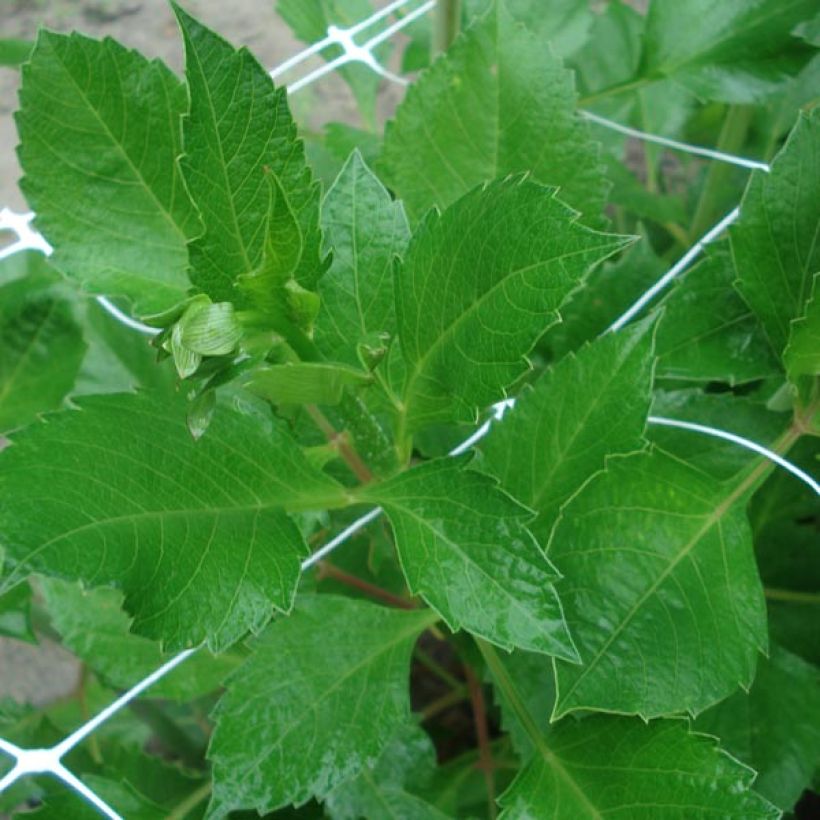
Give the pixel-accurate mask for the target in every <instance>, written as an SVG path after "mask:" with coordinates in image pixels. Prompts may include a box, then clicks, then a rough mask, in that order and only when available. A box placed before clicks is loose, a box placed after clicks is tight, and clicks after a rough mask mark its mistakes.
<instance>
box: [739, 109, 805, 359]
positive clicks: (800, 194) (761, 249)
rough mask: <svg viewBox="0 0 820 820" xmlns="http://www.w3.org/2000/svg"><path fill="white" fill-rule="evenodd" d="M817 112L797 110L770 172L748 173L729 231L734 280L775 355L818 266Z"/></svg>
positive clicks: (800, 310)
mask: <svg viewBox="0 0 820 820" xmlns="http://www.w3.org/2000/svg"><path fill="white" fill-rule="evenodd" d="M818 231H820V114H818V112H817V111H814V112H813V113H812V114H809V115H803V114H801V115H800V117H799V119H798V121H797V125H795V127H794V129H793V130H792V133H791V135H790V136H789V139H788V141H787V142H786V145H785V146H784V148H783V149H782V151H781V152H780V153H779V154H778V155H777V157H776V158H775V160H774V162H773V163H772V170H771V173H769V174H766V173H764V172H762V171H754V172H753V173H752V177H751V179H750V180H749V184H748V186H747V188H746V192H745V194H744V195H743V201H742V203H741V206H740V221H739V222H738V223H737V224H736V225H734V226H733V227H732V228H731V229H730V237H731V241H732V253H733V255H734V260H735V269H736V271H737V277H738V282H737V286H738V289H739V290H740V292H741V294H742V295H743V298H744V299H745V300H746V301H747V302H748V303H749V306H750V307H751V308H752V310H753V311H754V312H755V313H756V314H757V316H758V317H759V318H760V321H761V322H762V323H763V327H764V329H765V331H766V334H767V335H768V337H769V341H770V342H771V343H772V347H773V348H774V350H775V352H776V353H777V354H778V355H781V354H782V353H783V351H784V349H785V347H786V345H787V343H788V341H789V336H790V333H791V322H792V321H793V320H794V319H799V318H801V317H802V316H803V315H804V312H805V310H806V302H807V301H808V299H809V296H810V293H811V287H812V280H813V277H814V274H815V273H817V272H818V271H819V270H820V242H818V241H817V236H818Z"/></svg>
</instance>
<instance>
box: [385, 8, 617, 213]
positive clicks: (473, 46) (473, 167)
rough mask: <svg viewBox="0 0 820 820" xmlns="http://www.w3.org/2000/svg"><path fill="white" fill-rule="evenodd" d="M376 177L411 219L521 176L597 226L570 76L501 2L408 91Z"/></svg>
mask: <svg viewBox="0 0 820 820" xmlns="http://www.w3.org/2000/svg"><path fill="white" fill-rule="evenodd" d="M381 170H382V171H383V174H384V177H385V179H386V180H387V182H388V184H389V185H390V187H391V188H393V189H394V190H395V191H396V193H397V195H398V196H399V198H400V199H402V200H403V201H404V203H405V205H406V207H407V210H408V213H409V214H410V216H411V217H412V219H414V220H418V219H419V218H420V217H421V215H422V214H423V213H424V212H425V211H426V210H427V209H428V208H430V207H431V206H433V205H436V206H438V207H439V208H446V207H447V206H448V205H450V203H452V202H454V201H455V200H457V199H458V198H459V197H461V196H463V195H464V194H466V193H467V192H468V191H470V190H471V189H473V188H474V187H475V186H476V185H480V184H481V183H483V182H488V181H489V180H493V179H497V178H498V177H502V176H506V175H508V174H511V173H518V172H523V171H528V172H530V173H531V174H532V176H533V178H534V179H536V180H538V181H539V182H542V183H544V184H547V185H557V186H559V187H560V193H559V196H560V198H561V199H562V200H563V201H565V202H566V203H568V204H569V205H571V206H572V207H573V208H575V209H577V210H578V211H580V212H581V213H582V214H583V215H584V218H585V221H591V224H599V223H600V222H601V208H602V207H603V204H604V200H605V198H606V182H605V178H604V174H603V169H602V167H601V165H600V162H599V149H598V145H597V144H596V143H594V142H592V141H591V140H590V138H589V135H588V133H587V125H586V123H584V122H583V121H581V120H580V119H578V118H577V117H576V115H575V89H574V86H573V81H572V75H571V73H570V72H569V71H567V70H566V69H565V68H564V67H563V65H562V64H561V61H560V60H558V59H557V58H556V57H554V56H552V54H551V53H550V50H549V48H547V47H545V44H544V42H543V40H540V39H539V38H537V37H536V36H535V35H534V34H532V33H531V32H529V31H527V30H526V29H525V28H524V27H523V26H521V25H520V24H519V23H517V22H516V21H515V19H514V18H513V16H512V15H511V14H510V12H509V11H508V9H507V6H506V4H505V2H504V0H499V2H498V3H497V4H496V5H495V6H494V7H493V8H492V9H491V10H490V11H489V12H488V13H487V15H486V16H485V17H484V18H483V19H482V20H480V21H478V22H476V23H475V24H474V25H473V26H471V27H470V28H469V29H468V30H467V31H466V32H465V34H464V35H463V37H461V38H459V39H458V40H457V41H456V42H455V43H454V44H453V45H452V46H451V47H450V49H449V50H448V51H447V54H446V55H444V56H443V57H441V58H440V59H438V60H437V61H436V62H435V63H434V64H433V65H432V66H431V67H430V69H429V70H427V71H426V72H425V73H424V74H422V76H421V77H420V78H419V80H418V81H417V82H416V83H415V84H414V85H412V86H411V87H410V89H409V91H408V93H407V96H406V98H405V100H404V102H403V103H402V104H401V106H400V107H399V110H398V112H397V114H396V119H395V121H393V122H391V123H389V124H388V126H387V131H386V135H385V144H384V154H383V157H382V166H381Z"/></svg>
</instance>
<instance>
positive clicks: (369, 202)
mask: <svg viewBox="0 0 820 820" xmlns="http://www.w3.org/2000/svg"><path fill="white" fill-rule="evenodd" d="M322 224H323V227H324V231H325V238H326V241H327V243H328V246H329V247H330V248H332V250H333V263H332V264H331V267H330V270H329V271H328V272H327V275H326V276H325V277H324V278H323V279H322V281H321V283H320V286H319V293H320V295H321V297H322V306H321V308H320V311H319V317H318V319H317V321H316V344H317V346H318V347H319V350H321V351H322V353H323V354H324V355H325V356H327V358H329V359H332V360H336V361H343V362H347V363H348V364H352V365H358V364H359V358H358V355H357V353H356V346H357V345H358V343H359V342H361V341H362V340H363V339H365V338H366V337H367V336H368V335H369V334H372V333H387V334H389V335H390V336H395V333H396V314H395V303H394V295H393V263H394V258H395V257H396V256H399V255H403V254H404V251H405V248H406V247H407V240H408V238H409V235H410V231H409V228H408V227H407V220H406V218H405V216H404V210H403V208H402V206H401V203H398V202H394V201H393V200H392V199H391V197H390V194H389V193H388V192H387V190H386V189H385V188H384V186H383V185H382V184H381V182H379V180H378V179H377V178H376V177H375V176H374V175H373V173H372V172H371V171H370V169H369V168H368V167H367V165H365V163H364V160H363V159H362V158H361V155H360V154H359V152H358V151H355V152H354V153H353V154H351V156H350V158H349V159H348V161H347V163H346V164H345V166H344V168H342V171H341V173H340V174H339V177H338V178H337V180H336V182H335V183H334V184H333V187H332V188H331V189H330V190H329V191H328V193H327V196H326V197H325V201H324V207H323V209H322Z"/></svg>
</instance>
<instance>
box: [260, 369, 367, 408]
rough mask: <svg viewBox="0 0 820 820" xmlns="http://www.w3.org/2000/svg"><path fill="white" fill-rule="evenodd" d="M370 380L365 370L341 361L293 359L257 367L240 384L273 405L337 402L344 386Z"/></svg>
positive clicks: (351, 385)
mask: <svg viewBox="0 0 820 820" xmlns="http://www.w3.org/2000/svg"><path fill="white" fill-rule="evenodd" d="M371 380H372V377H371V376H370V374H369V373H365V372H363V371H362V370H361V369H359V370H357V369H355V368H353V367H348V366H347V365H344V364H332V363H328V362H293V363H291V364H272V365H265V366H263V367H258V368H256V369H254V370H252V371H251V374H250V377H249V379H248V381H247V382H244V386H245V387H247V388H248V390H250V391H251V392H252V393H255V394H256V395H257V396H261V397H262V398H263V399H267V400H268V401H270V402H273V403H274V404H338V403H339V402H340V401H341V400H342V396H343V395H344V390H345V388H346V387H362V386H365V385H368V384H370V382H371Z"/></svg>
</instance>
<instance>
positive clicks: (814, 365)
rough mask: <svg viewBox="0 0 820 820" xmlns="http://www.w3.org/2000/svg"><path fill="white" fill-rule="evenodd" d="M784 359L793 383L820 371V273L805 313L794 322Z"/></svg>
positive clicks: (813, 286) (816, 276) (814, 281)
mask: <svg viewBox="0 0 820 820" xmlns="http://www.w3.org/2000/svg"><path fill="white" fill-rule="evenodd" d="M783 359H784V361H785V363H786V371H787V372H788V374H789V378H790V379H791V380H792V382H793V383H795V382H797V381H798V379H800V378H801V377H802V376H816V375H817V374H819V373H820V273H816V274H815V275H814V280H813V283H812V288H811V296H810V297H809V299H808V300H807V301H806V308H805V311H804V313H803V315H802V316H801V317H800V318H799V319H796V320H794V321H793V322H792V326H791V333H790V334H789V344H788V347H787V348H786V350H785V352H784V354H783Z"/></svg>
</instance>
